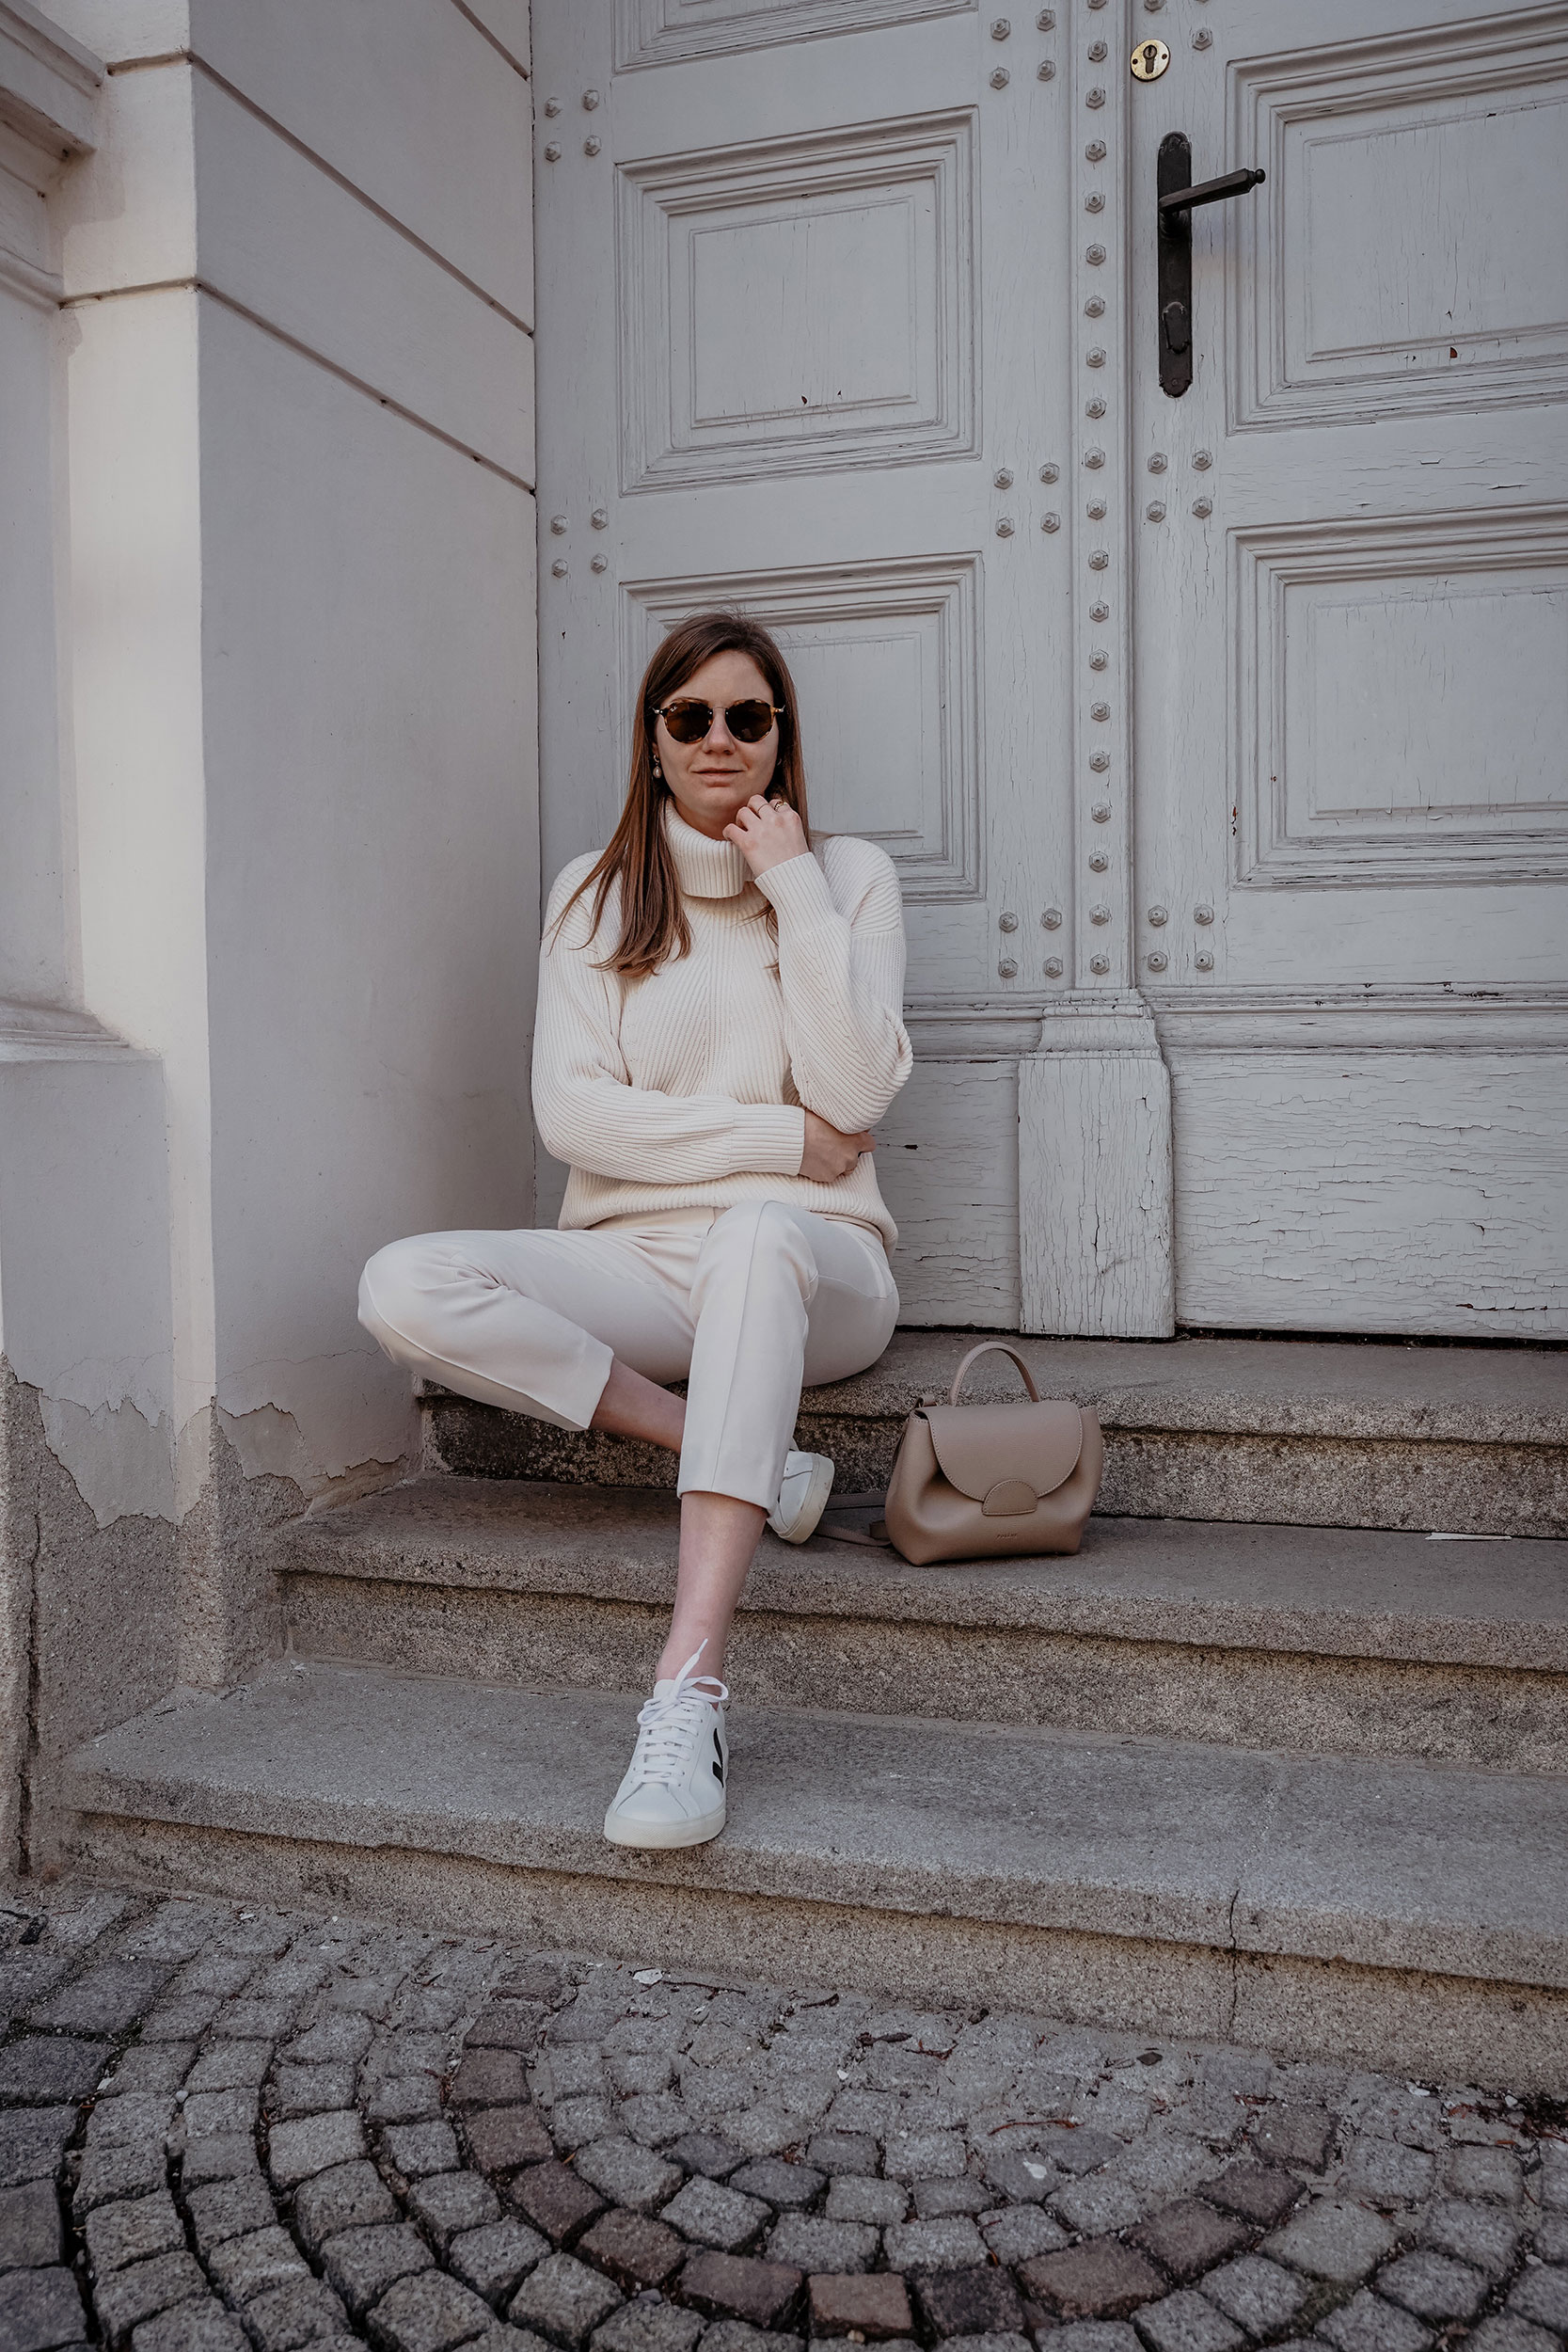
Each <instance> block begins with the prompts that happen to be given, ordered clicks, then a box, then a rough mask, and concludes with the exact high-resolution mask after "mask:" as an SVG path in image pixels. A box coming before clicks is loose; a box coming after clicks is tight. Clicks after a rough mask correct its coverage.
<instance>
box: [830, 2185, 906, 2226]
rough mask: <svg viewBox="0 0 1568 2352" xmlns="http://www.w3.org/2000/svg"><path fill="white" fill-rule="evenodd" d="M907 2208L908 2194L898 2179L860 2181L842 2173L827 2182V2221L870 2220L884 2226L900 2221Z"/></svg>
mask: <svg viewBox="0 0 1568 2352" xmlns="http://www.w3.org/2000/svg"><path fill="white" fill-rule="evenodd" d="M817 2177H818V2178H819V2179H820V2177H821V2175H820V2174H818V2176H817ZM909 2209H910V2193H909V2191H908V2189H907V2188H905V2186H904V2185H903V2183H902V2182H901V2181H866V2180H860V2179H857V2177H856V2175H855V2174H854V2173H853V2172H844V2173H840V2175H839V2176H838V2178H837V2179H836V2180H834V2181H832V2182H831V2183H830V2184H829V2187H828V2201H827V2206H826V2211H827V2215H828V2218H829V2220H830V2221H870V2222H873V2223H875V2224H876V2226H877V2228H879V2229H885V2228H886V2226H887V2224H888V2223H889V2222H890V2221H902V2220H903V2218H904V2217H905V2215H906V2214H907V2213H908V2212H909Z"/></svg>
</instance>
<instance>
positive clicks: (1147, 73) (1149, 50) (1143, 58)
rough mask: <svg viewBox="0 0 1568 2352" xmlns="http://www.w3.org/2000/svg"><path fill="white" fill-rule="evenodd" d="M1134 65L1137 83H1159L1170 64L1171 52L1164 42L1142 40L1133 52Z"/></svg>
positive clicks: (1133, 69)
mask: <svg viewBox="0 0 1568 2352" xmlns="http://www.w3.org/2000/svg"><path fill="white" fill-rule="evenodd" d="M1169 63H1170V51H1169V50H1168V49H1167V48H1166V46H1165V44H1164V41H1163V40H1141V41H1139V43H1138V45H1137V47H1136V48H1135V49H1134V50H1133V52H1132V78H1133V80H1134V81H1135V82H1157V81H1158V80H1159V78H1160V76H1161V74H1162V73H1164V70H1165V68H1166V66H1168V65H1169Z"/></svg>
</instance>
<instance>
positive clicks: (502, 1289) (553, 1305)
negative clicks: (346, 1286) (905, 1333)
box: [359, 1200, 898, 1511]
mask: <svg viewBox="0 0 1568 2352" xmlns="http://www.w3.org/2000/svg"><path fill="white" fill-rule="evenodd" d="M897 1316H898V1294H897V1292H896V1290H895V1288H894V1282H893V1275H892V1273H891V1271H890V1270H889V1267H888V1262H887V1254H886V1252H885V1251H884V1249H883V1248H882V1246H881V1242H880V1240H879V1237H878V1235H876V1234H875V1233H872V1232H867V1231H866V1230H865V1229H864V1228H863V1226H858V1225H851V1224H848V1223H847V1222H845V1221H844V1220H843V1219H841V1218H838V1217H828V1216H813V1215H812V1214H811V1212H810V1211H808V1210H804V1209H795V1208H789V1207H786V1206H785V1204H784V1202H783V1201H778V1200H758V1201H748V1202H746V1203H745V1204H744V1205H743V1206H740V1207H737V1208H733V1209H672V1210H667V1211H665V1212H664V1213H663V1214H662V1215H658V1216H652V1217H650V1216H628V1217H626V1218H625V1219H622V1218H619V1217H611V1218H610V1219H608V1220H607V1221H606V1222H605V1223H604V1224H602V1225H595V1226H594V1227H592V1228H591V1229H590V1230H589V1231H587V1232H568V1233H562V1232H552V1231H548V1230H544V1231H537V1232H516V1233H421V1234H420V1235H418V1236H417V1237H416V1238H415V1239H414V1240H412V1241H395V1242H392V1243H389V1244H388V1247H387V1248H385V1249H378V1250H377V1252H376V1254H375V1256H374V1257H373V1258H372V1260H371V1262H370V1263H369V1265H368V1266H367V1267H366V1268H365V1271H364V1274H363V1276H362V1277H361V1279H360V1283H359V1320H360V1322H361V1323H362V1324H363V1325H364V1327H365V1328H366V1330H367V1331H369V1332H371V1333H372V1335H373V1336H374V1338H375V1339H376V1340H378V1341H379V1343H380V1344H381V1345H382V1347H383V1348H384V1349H385V1350H386V1352H387V1354H388V1356H389V1357H390V1358H391V1359H392V1361H393V1362H394V1363H396V1364H404V1365H406V1366H407V1367H408V1369H409V1370H410V1371H411V1372H417V1373H422V1374H423V1375H425V1376H426V1377H427V1378H428V1379H432V1380H436V1381H439V1382H440V1384H441V1385H442V1387H444V1388H449V1389H455V1390H456V1391H458V1393H459V1394H460V1395H462V1396H471V1397H476V1398H477V1399H478V1400H479V1401H480V1403H482V1404H484V1405H500V1406H506V1407H507V1408H508V1409H509V1410H510V1411H512V1412H516V1413H531V1414H532V1415H533V1416H534V1417H535V1419H537V1420H539V1421H547V1422H554V1423H555V1424H556V1426H557V1427H558V1428H565V1429H586V1428H587V1426H588V1424H589V1422H591V1421H592V1420H593V1418H594V1411H595V1409H596V1408H597V1406H598V1402H599V1398H600V1396H601V1395H602V1394H603V1392H604V1385H605V1382H606V1381H607V1380H608V1379H609V1377H610V1365H611V1363H612V1362H613V1360H614V1359H616V1358H617V1357H619V1358H620V1359H621V1361H622V1363H624V1364H628V1365H629V1366H630V1367H631V1369H632V1370H633V1371H634V1372H640V1373H641V1374H643V1375H644V1376H645V1377H646V1378H647V1379H649V1380H658V1381H671V1380H679V1379H682V1378H684V1379H686V1380H687V1381H688V1382H689V1387H688V1391H687V1406H686V1441H685V1443H684V1445H683V1446H682V1448H681V1458H680V1475H679V1478H678V1481H677V1484H678V1486H679V1489H680V1492H681V1493H682V1494H685V1493H687V1492H688V1491H689V1490H694V1491H696V1492H699V1493H705V1494H721V1495H735V1496H737V1497H738V1498H739V1499H740V1500H741V1501H742V1502H755V1503H760V1504H761V1506H762V1508H763V1509H764V1510H765V1511H771V1510H772V1508H773V1506H774V1504H775V1503H776V1502H777V1501H778V1499H779V1484H780V1481H781V1479H782V1478H783V1475H784V1455H785V1454H786V1453H787V1452H788V1450H789V1446H790V1442H791V1439H792V1438H793V1436H794V1431H795V1415H796V1410H797V1408H798V1406H799V1405H800V1390H801V1387H802V1385H805V1386H809V1387H816V1386H818V1385H820V1384H821V1383H822V1382H824V1381H829V1380H844V1379H847V1377H848V1375H850V1374H851V1373H854V1372H863V1371H864V1369H865V1367H866V1366H867V1364H873V1363H875V1362H876V1360H877V1359H878V1357H879V1355H880V1354H881V1352H882V1350H883V1348H884V1347H886V1345H887V1343H888V1342H889V1340H890V1339H891V1338H892V1337H893V1327H894V1325H895V1322H896V1320H897Z"/></svg>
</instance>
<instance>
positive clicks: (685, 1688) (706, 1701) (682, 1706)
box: [632, 1642, 730, 1783]
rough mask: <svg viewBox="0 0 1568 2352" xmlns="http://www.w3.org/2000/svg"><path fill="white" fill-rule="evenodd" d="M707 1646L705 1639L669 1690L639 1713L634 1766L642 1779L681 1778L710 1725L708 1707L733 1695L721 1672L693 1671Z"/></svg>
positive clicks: (659, 1693) (651, 1700)
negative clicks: (721, 1677) (692, 1750)
mask: <svg viewBox="0 0 1568 2352" xmlns="http://www.w3.org/2000/svg"><path fill="white" fill-rule="evenodd" d="M706 1647H707V1644H706V1642H699V1643H698V1645H697V1647H696V1648H695V1649H694V1650H693V1651H692V1653H691V1655H690V1657H689V1659H688V1660H687V1661H686V1663H685V1665H684V1666H683V1667H682V1668H681V1670H680V1672H679V1674H678V1675H677V1676H676V1677H675V1679H674V1681H673V1683H672V1684H671V1686H670V1688H669V1690H668V1691H665V1692H657V1691H656V1692H655V1693H654V1695H653V1697H652V1698H651V1699H649V1700H647V1701H646V1703H645V1704H644V1706H643V1707H642V1708H641V1711H640V1712H639V1714H638V1718H637V1731H638V1738H637V1754H636V1756H634V1757H633V1758H632V1769H633V1771H634V1772H636V1773H637V1774H638V1777H639V1778H640V1779H641V1780H656V1781H663V1782H665V1783H669V1782H670V1781H673V1780H678V1779H679V1777H680V1775H681V1774H682V1772H684V1771H685V1770H686V1767H687V1765H688V1763H689V1760H690V1756H691V1749H692V1745H693V1743H694V1741H695V1740H698V1739H699V1738H700V1737H701V1735H702V1732H703V1730H704V1728H705V1725H706V1723H707V1714H706V1709H707V1708H710V1707H722V1706H723V1705H724V1703H725V1701H726V1700H727V1699H728V1697H729V1695H730V1693H729V1686H728V1685H727V1684H726V1683H722V1682H721V1681H720V1680H719V1677H718V1676H717V1675H693V1674H692V1671H691V1669H692V1667H693V1666H694V1665H695V1664H696V1663H697V1661H698V1659H699V1658H701V1656H702V1654H703V1652H704V1650H705V1649H706ZM704 1686H706V1687H704Z"/></svg>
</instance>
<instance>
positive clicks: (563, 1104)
mask: <svg viewBox="0 0 1568 2352" xmlns="http://www.w3.org/2000/svg"><path fill="white" fill-rule="evenodd" d="M591 863H592V861H591V860H584V861H582V862H581V871H586V870H587V869H588V867H589V866H590V865H591ZM581 871H579V869H578V866H568V867H567V868H566V871H565V872H564V873H563V874H562V876H561V877H560V879H559V880H558V882H557V883H556V886H555V888H554V890H553V891H552V892H551V893H550V904H549V907H548V910H547V911H546V918H545V937H544V944H543V946H542V947H541V949H540V955H539V1009H538V1014H537V1018H536V1021H535V1025H534V1033H533V1038H534V1041H533V1116H534V1121H535V1124H536V1125H537V1127H538V1130H539V1137H540V1140H541V1142H542V1143H543V1144H544V1146H545V1148H546V1151H547V1152H552V1153H553V1154H554V1156H555V1157H556V1158H557V1159H558V1160H564V1161H565V1162H566V1164H567V1165H568V1167H571V1168H584V1169H587V1170H588V1171H589V1172H590V1173H592V1174H593V1175H595V1176H610V1177H618V1178H621V1179H623V1180H629V1181H641V1182H643V1183H650V1182H651V1183H654V1184H705V1183H707V1182H708V1181H710V1180H711V1179H712V1178H715V1177H723V1176H735V1175H739V1174H741V1173H742V1172H755V1173H758V1174H761V1175H767V1176H796V1175H799V1173H800V1155H801V1153H802V1152H804V1150H805V1143H806V1122H805V1117H804V1114H803V1112H802V1111H801V1110H800V1107H799V1106H798V1105H797V1104H789V1103H736V1102H732V1101H731V1100H730V1099H729V1097H728V1096H726V1095H721V1094H693V1095H673V1094H660V1093H657V1092H656V1091H654V1090H652V1089H648V1088H645V1087H634V1086H633V1085H632V1083H631V1080H630V1075H629V1073H628V1072H627V1069H626V1061H625V1058H624V1057H623V1055H622V1053H621V1048H620V1043H619V1039H618V1035H617V1023H616V1018H615V1013H616V1003H617V995H618V983H617V980H616V977H615V975H614V974H613V973H612V972H604V971H601V970H599V969H598V965H597V961H596V959H597V956H598V954H599V953H600V952H601V951H600V949H599V947H598V945H597V943H596V942H595V940H594V937H593V935H592V931H591V916H590V913H589V908H588V904H587V901H586V899H579V900H578V904H577V905H576V906H575V907H574V908H573V909H572V913H571V914H570V915H569V916H568V918H567V920H566V921H565V923H564V924H562V925H561V927H560V929H559V930H558V929H557V924H558V921H559V918H560V914H561V909H562V906H564V905H565V903H566V902H567V900H568V899H569V898H570V897H571V893H572V890H573V888H574V887H575V886H576V884H577V882H578V881H580V879H581Z"/></svg>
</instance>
